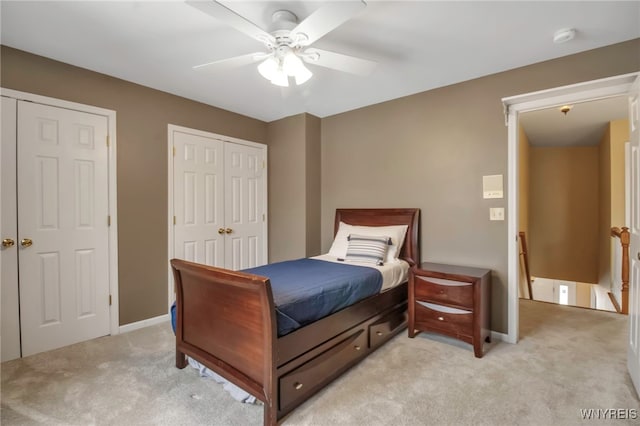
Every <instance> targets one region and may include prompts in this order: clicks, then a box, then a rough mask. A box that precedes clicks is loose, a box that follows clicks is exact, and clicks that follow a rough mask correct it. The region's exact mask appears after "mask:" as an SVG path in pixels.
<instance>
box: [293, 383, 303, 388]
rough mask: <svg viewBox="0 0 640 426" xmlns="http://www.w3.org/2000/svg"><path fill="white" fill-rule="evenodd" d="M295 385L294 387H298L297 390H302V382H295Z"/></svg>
mask: <svg viewBox="0 0 640 426" xmlns="http://www.w3.org/2000/svg"><path fill="white" fill-rule="evenodd" d="M293 387H294V388H296V390H300V389H302V383H300V382H295V383H294V384H293Z"/></svg>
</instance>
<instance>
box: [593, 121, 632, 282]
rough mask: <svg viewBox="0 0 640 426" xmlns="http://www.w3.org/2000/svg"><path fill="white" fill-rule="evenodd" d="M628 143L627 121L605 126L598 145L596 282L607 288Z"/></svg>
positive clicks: (621, 218) (621, 220)
mask: <svg viewBox="0 0 640 426" xmlns="http://www.w3.org/2000/svg"><path fill="white" fill-rule="evenodd" d="M628 141H629V120H627V119H622V120H615V121H612V122H610V123H609V125H608V126H607V128H606V130H605V132H604V134H603V136H602V140H601V141H600V145H599V147H598V148H599V152H600V176H599V179H600V210H599V213H600V220H599V231H598V243H599V245H600V253H599V256H598V283H599V284H600V285H602V286H604V287H605V288H606V289H609V288H610V286H611V267H612V265H611V263H612V247H613V244H618V243H619V240H616V239H613V238H611V227H613V226H617V227H623V226H625V181H624V169H625V158H624V157H625V152H624V145H625V143H626V142H628Z"/></svg>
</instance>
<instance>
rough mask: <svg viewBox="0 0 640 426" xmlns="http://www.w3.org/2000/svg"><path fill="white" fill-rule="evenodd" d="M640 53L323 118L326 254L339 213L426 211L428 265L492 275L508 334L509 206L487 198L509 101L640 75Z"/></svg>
mask: <svg viewBox="0 0 640 426" xmlns="http://www.w3.org/2000/svg"><path fill="white" fill-rule="evenodd" d="M639 51H640V40H633V41H629V42H625V43H620V44H617V45H612V46H609V47H605V48H602V49H596V50H592V51H588V52H584V53H580V54H577V55H571V56H568V57H564V58H559V59H555V60H551V61H547V62H542V63H539V64H535V65H531V66H527V67H523V68H518V69H515V70H511V71H506V72H503V73H499V74H494V75H490V76H487V77H483V78H479V79H476V80H471V81H466V82H463V83H459V84H455V85H452V86H447V87H442V88H439V89H434V90H429V91H427V92H423V93H418V94H416V95H412V96H407V97H404V98H400V99H395V100H392V101H389V102H384V103H381V104H378V105H372V106H369V107H366V108H362V109H358V110H354V111H350V112H346V113H343V114H338V115H335V116H331V117H327V118H324V119H323V120H322V248H323V250H328V248H329V246H330V244H331V239H332V229H333V215H334V211H335V209H336V208H337V207H345V206H349V207H419V208H420V209H421V210H422V221H421V225H422V231H421V250H422V251H421V256H422V259H423V260H429V261H435V262H443V263H454V264H463V265H470V266H480V267H486V268H491V269H492V270H493V276H492V278H493V292H492V328H493V329H494V330H496V331H499V332H506V330H507V226H506V222H490V221H489V207H505V208H506V202H507V200H506V198H505V199H500V200H485V199H482V176H483V175H492V174H502V175H504V176H506V174H507V127H506V126H505V123H504V114H503V110H502V104H501V99H502V98H503V97H507V96H515V95H518V94H524V93H529V92H533V91H536V90H542V89H548V88H552V87H558V86H562V85H567V84H572V83H578V82H581V81H588V80H593V79H598V78H603V77H608V76H613V75H618V74H625V73H629V72H634V71H638V70H640V55H638V52H639ZM345 96H348V93H345ZM506 186H507V185H506V179H505V189H507V188H506ZM530 226H531V224H530Z"/></svg>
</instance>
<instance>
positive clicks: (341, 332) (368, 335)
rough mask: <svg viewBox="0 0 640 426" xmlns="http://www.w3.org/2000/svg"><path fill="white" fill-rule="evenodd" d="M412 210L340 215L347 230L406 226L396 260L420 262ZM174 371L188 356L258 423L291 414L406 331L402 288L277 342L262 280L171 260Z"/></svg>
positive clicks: (356, 211) (272, 309) (266, 283)
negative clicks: (245, 399) (242, 400)
mask: <svg viewBox="0 0 640 426" xmlns="http://www.w3.org/2000/svg"><path fill="white" fill-rule="evenodd" d="M418 220H419V210H418V209H338V210H337V211H336V230H337V227H338V224H339V222H340V221H345V222H346V223H349V224H353V225H365V226H383V225H398V224H406V225H407V227H408V228H407V234H406V237H405V242H404V244H403V247H402V250H401V254H400V257H401V258H402V259H405V260H406V261H407V262H409V264H410V265H416V264H417V263H419V260H420V256H419V249H418V248H419V244H418V242H419V241H418V240H419V232H418V230H419V229H418V228H419V221H418ZM171 266H172V269H173V274H174V278H175V284H176V305H177V310H176V311H177V318H176V366H177V367H178V368H184V367H185V366H186V364H187V362H186V356H187V355H188V356H190V357H192V358H194V359H196V360H197V361H199V362H201V363H202V364H204V365H205V366H206V367H208V368H209V369H211V370H212V371H214V372H216V373H218V374H220V375H221V376H223V377H225V378H226V379H227V380H229V381H231V382H233V383H234V384H236V385H238V386H239V387H241V388H243V389H244V390H245V391H247V392H249V393H251V394H252V395H254V396H255V397H256V398H258V399H259V400H261V401H263V402H264V424H265V425H276V424H277V422H278V420H279V419H282V418H283V417H284V416H286V415H287V413H289V412H290V411H291V410H293V409H294V408H295V407H297V406H298V405H300V404H301V403H302V402H304V401H305V400H307V399H308V398H310V397H311V396H312V395H313V394H315V393H316V392H317V391H318V390H319V389H321V388H322V387H323V386H325V385H326V384H327V383H329V382H331V381H332V380H333V379H334V378H336V377H337V376H338V375H340V374H342V373H343V372H344V371H346V370H347V369H349V368H350V367H351V366H353V365H355V364H356V363H357V362H359V361H360V360H362V359H363V358H364V357H366V356H367V355H368V354H370V353H371V352H373V351H374V350H376V349H377V348H378V347H380V346H381V345H382V344H383V343H385V342H386V341H388V340H389V339H391V338H392V337H393V336H394V335H396V334H398V333H399V332H400V331H401V330H403V329H404V328H405V327H406V323H407V284H406V283H403V284H401V285H399V286H396V287H394V288H392V289H389V290H387V291H384V292H382V293H380V294H378V295H374V296H371V297H369V298H367V299H364V300H362V301H360V302H358V303H356V304H354V305H352V306H350V307H347V308H345V309H343V310H341V311H338V312H336V313H334V314H332V315H329V316H327V317H325V318H322V319H320V320H318V321H316V322H314V323H312V324H309V325H307V326H305V327H302V328H300V329H298V330H295V331H293V332H292V333H290V334H287V335H286V336H283V337H281V338H278V337H277V324H276V311H275V307H274V303H273V294H272V291H271V283H270V281H269V279H268V278H265V277H261V276H257V275H252V274H247V273H243V272H235V271H231V270H227V269H221V268H214V267H210V266H206V265H201V264H196V263H192V262H186V261H183V260H177V259H173V260H171Z"/></svg>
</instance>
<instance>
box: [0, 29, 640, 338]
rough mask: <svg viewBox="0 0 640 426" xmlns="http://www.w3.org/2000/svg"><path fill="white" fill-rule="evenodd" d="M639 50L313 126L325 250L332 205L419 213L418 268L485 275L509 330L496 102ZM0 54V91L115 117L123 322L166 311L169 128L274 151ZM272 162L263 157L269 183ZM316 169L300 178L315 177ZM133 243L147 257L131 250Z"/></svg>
mask: <svg viewBox="0 0 640 426" xmlns="http://www.w3.org/2000/svg"><path fill="white" fill-rule="evenodd" d="M639 49H640V40H632V41H629V42H625V43H620V44H617V45H613V46H609V47H605V48H602V49H596V50H593V51H589V52H584V53H581V54H577V55H572V56H568V57H565V58H560V59H556V60H552V61H547V62H543V63H539V64H535V65H532V66H528V67H524V68H518V69H515V70H512V71H507V72H503V73H499V74H494V75H491V76H487V77H483V78H480V79H476V80H471V81H467V82H463V83H460V84H455V85H452V86H447V87H443V88H440V89H436V90H430V91H427V92H423V93H419V94H416V95H413V96H408V97H405V98H400V99H396V100H393V101H389V102H385V103H382V104H378V105H373V106H370V107H367V108H362V109H359V110H355V111H351V112H347V113H344V114H339V115H336V116H332V117H327V118H324V119H322V120H321V121H320V135H321V136H320V141H321V146H322V147H321V154H322V156H321V167H320V174H321V176H322V180H321V197H320V198H315V199H313V200H310V201H308V202H307V205H313V204H314V203H315V204H316V205H318V204H320V206H321V230H322V234H321V249H322V251H326V250H328V248H329V245H330V243H331V240H332V236H333V217H334V213H335V209H336V208H337V207H365V206H370V207H397V206H401V207H419V208H421V209H422V232H421V239H422V243H421V248H422V259H423V260H431V261H442V262H447V263H460V264H467V265H475V266H483V267H488V268H491V269H493V270H494V273H493V297H492V311H493V315H492V316H493V325H492V328H493V329H494V330H496V331H501V332H505V331H506V329H507V315H506V313H507V241H506V236H507V230H506V222H489V221H488V216H489V207H506V202H507V200H506V198H505V199H501V200H483V199H482V176H483V175H487V174H503V175H504V176H505V190H506V189H507V187H506V172H507V128H506V127H505V125H504V115H503V111H502V105H501V102H500V99H501V98H503V97H507V96H513V95H518V94H522V93H528V92H532V91H535V90H541V89H546V88H551V87H557V86H562V85H566V84H572V83H577V82H580V81H587V80H593V79H597V78H603V77H608V76H613V75H618V74H625V73H629V72H633V71H638V70H640V57H639V56H638V55H637V52H638V50H639ZM1 55H2V58H1V59H2V64H1V67H2V68H1V71H2V79H1V85H2V86H3V87H6V88H11V89H16V90H22V91H25V92H31V93H37V94H41V95H45V96H52V97H56V98H60V99H65V100H69V101H74V102H81V103H85V104H90V105H95V106H99V107H103V108H109V109H113V110H116V112H117V113H118V118H117V119H118V130H117V132H118V135H117V136H118V183H119V186H118V218H119V222H120V229H119V238H120V241H119V250H120V255H119V261H120V273H119V280H120V322H121V323H122V324H126V323H129V322H134V321H138V320H141V319H146V318H150V317H154V316H157V315H161V314H164V313H166V302H167V300H166V297H167V296H166V283H167V268H166V260H167V259H166V257H167V250H166V246H167V236H166V223H167V222H166V220H167V217H166V212H167V206H166V204H167V191H166V179H167V176H166V170H167V164H166V161H167V160H166V157H167V155H166V151H165V150H166V144H167V141H166V137H167V136H166V135H167V130H166V126H167V124H168V123H172V124H177V125H182V126H186V127H192V128H198V129H202V130H207V131H211V132H215V133H219V134H224V135H229V136H234V137H238V138H242V139H247V140H252V141H255V142H263V143H267V142H268V143H269V145H271V140H269V138H268V136H267V132H268V129H267V127H268V126H267V124H266V123H263V122H261V121H258V120H253V119H250V118H247V117H243V116H240V115H237V114H233V113H231V112H228V111H224V110H221V109H217V108H213V107H210V106H207V105H203V104H199V103H196V102H193V101H189V100H187V99H183V98H180V97H176V96H173V95H170V94H167V93H163V92H160V91H156V90H153V89H149V88H146V87H143V86H139V85H135V84H132V83H128V82H125V81H122V80H119V79H115V78H112V77H108V76H105V75H102V74H97V73H94V72H91V71H87V70H82V69H79V68H76V67H72V66H69V65H66V64H62V63H60V62H56V61H51V60H48V59H44V58H41V57H37V56H34V55H30V54H27V53H24V52H20V51H16V50H13V49H10V48H7V47H4V46H3V47H2V50H1ZM348 95H349V94H348V93H345V96H348ZM314 125H315V126H317V122H316V123H315V124H313V123H309V124H307V125H306V131H308V132H314V131H313V130H311V129H313V126H314ZM307 140H310V137H309V136H308V135H307ZM315 149H317V147H316V148H315ZM277 159H278V156H277V155H273V153H272V152H271V148H269V161H270V164H269V169H270V172H271V169H272V167H273V165H272V164H273V163H272V162H273V161H276V160H277ZM312 167H314V166H311V167H307V169H306V170H305V171H304V172H300V173H302V174H303V175H304V176H306V175H307V174H309V173H311V174H313V172H312V171H311V168H312ZM315 167H317V165H316V166H315ZM139 170H145V173H139ZM295 178H298V176H293V177H292V179H295ZM312 180H313V179H307V183H308V188H312V187H313V183H312ZM270 190H271V191H278V190H279V188H275V187H274V185H270ZM310 192H311V191H309V193H310ZM272 196H273V194H271V193H270V194H269V198H270V201H269V206H270V211H271V212H273V210H272V209H273V207H275V206H276V204H275V203H274V202H273V201H272V200H271V198H272ZM309 214H311V213H309ZM307 217H310V216H307ZM275 219H276V218H275V217H274V215H273V213H270V220H275ZM270 228H271V229H273V228H272V227H270ZM306 231H307V232H311V234H312V235H313V232H314V231H313V229H312V228H309V227H307V229H306ZM274 232H275V231H274ZM272 237H273V235H270V240H271V238H272ZM141 239H142V240H145V241H148V247H147V248H146V249H145V250H141V249H140V248H139V247H138V245H137V244H135V242H136V241H139V240H141ZM311 240H312V238H309V239H307V241H308V242H309V241H311ZM312 249H313V247H309V246H307V247H306V250H307V251H311V250H312ZM270 256H272V257H274V256H275V257H277V256H280V254H279V253H276V252H272V253H270ZM140 265H145V267H144V268H141V267H140Z"/></svg>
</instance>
